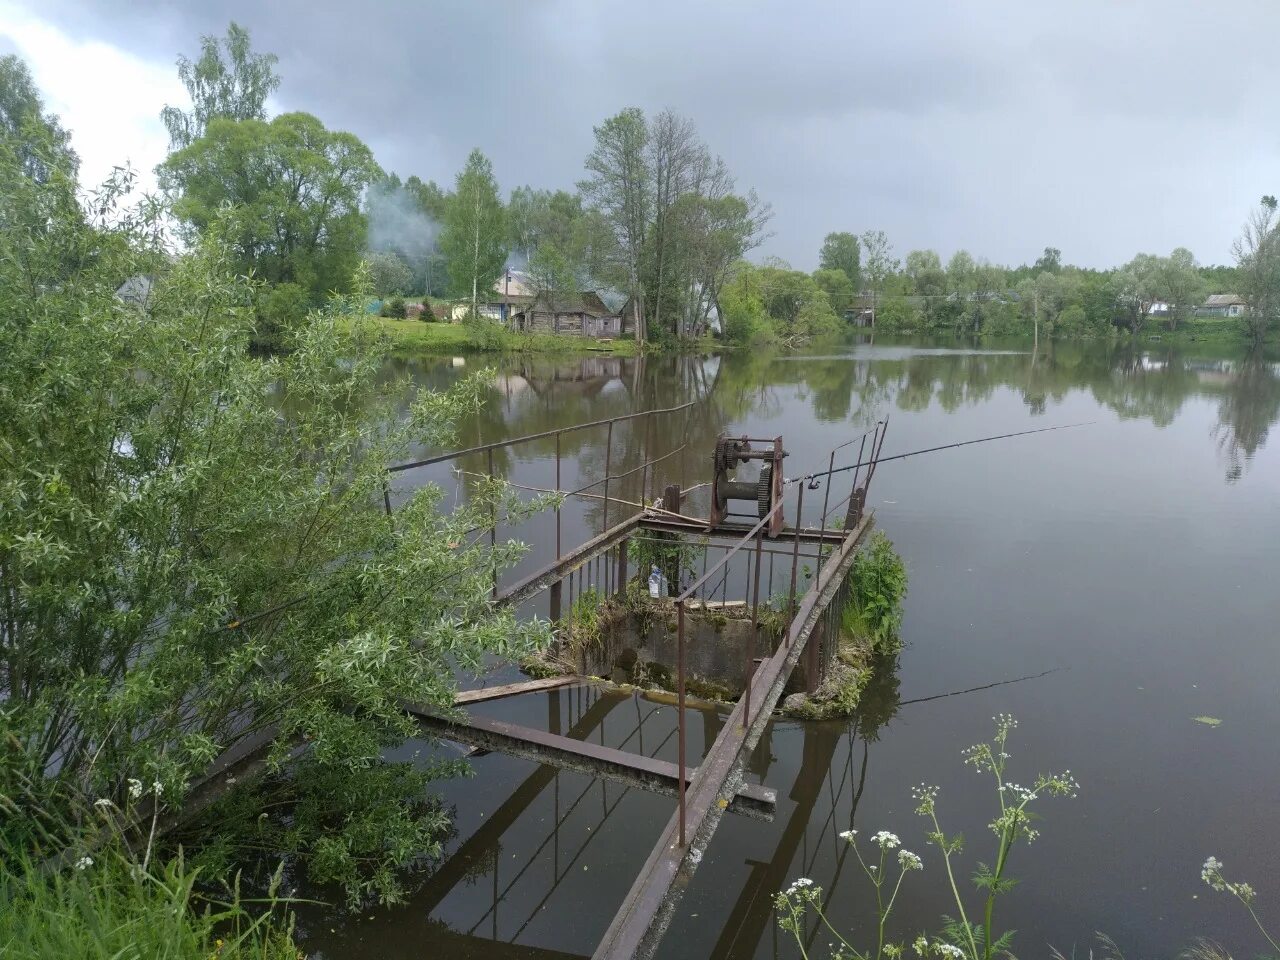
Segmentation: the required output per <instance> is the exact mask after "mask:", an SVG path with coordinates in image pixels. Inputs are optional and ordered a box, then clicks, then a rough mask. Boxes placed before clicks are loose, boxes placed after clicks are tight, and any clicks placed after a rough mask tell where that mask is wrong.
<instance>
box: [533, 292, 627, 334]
mask: <svg viewBox="0 0 1280 960" xmlns="http://www.w3.org/2000/svg"><path fill="white" fill-rule="evenodd" d="M512 326H513V327H514V328H515V329H516V330H519V331H520V332H521V333H566V334H571V335H576V336H580V337H595V338H600V337H616V336H619V335H620V333H621V318H620V317H619V316H618V315H617V314H616V313H614V312H613V311H612V310H610V309H609V308H608V307H607V306H605V303H604V301H603V300H601V299H600V297H599V295H598V294H597V293H596V292H595V291H594V290H586V291H584V292H582V293H574V294H553V293H541V294H539V295H538V296H537V297H535V298H534V299H533V302H532V303H529V304H528V305H526V306H524V307H521V308H519V309H517V310H516V311H515V312H514V313H513V324H512Z"/></svg>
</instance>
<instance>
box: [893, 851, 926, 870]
mask: <svg viewBox="0 0 1280 960" xmlns="http://www.w3.org/2000/svg"><path fill="white" fill-rule="evenodd" d="M898 865H899V866H900V867H902V869H903V870H922V869H923V868H924V861H922V860H921V859H920V857H919V856H917V855H916V854H914V853H912V852H911V851H910V850H899V851H898Z"/></svg>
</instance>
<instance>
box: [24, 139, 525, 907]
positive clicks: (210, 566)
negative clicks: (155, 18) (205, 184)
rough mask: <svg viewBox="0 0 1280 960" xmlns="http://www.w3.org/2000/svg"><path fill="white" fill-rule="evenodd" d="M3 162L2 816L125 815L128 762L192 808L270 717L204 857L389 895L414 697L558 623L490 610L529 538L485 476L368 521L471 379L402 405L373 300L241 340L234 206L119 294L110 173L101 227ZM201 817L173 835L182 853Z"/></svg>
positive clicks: (410, 789)
mask: <svg viewBox="0 0 1280 960" xmlns="http://www.w3.org/2000/svg"><path fill="white" fill-rule="evenodd" d="M218 122H223V123H225V122H227V121H217V122H215V126H216V123H218ZM232 126H238V125H235V124H233V125H232ZM20 169H21V160H20V159H19V158H18V157H17V155H16V153H15V152H14V151H13V150H12V149H9V148H7V147H6V146H5V145H3V144H0V222H4V223H6V224H9V225H11V229H5V230H2V231H0V356H3V358H4V382H3V389H0V453H2V454H3V459H4V460H5V461H6V462H13V463H19V464H23V465H24V466H23V468H22V469H16V470H10V469H5V470H0V503H2V504H4V509H3V510H0V609H2V610H3V611H4V614H3V617H0V703H2V704H3V709H2V710H0V744H3V750H4V753H3V762H2V763H0V795H3V796H4V797H5V798H6V800H5V803H6V804H8V805H9V806H8V807H7V808H6V810H7V811H11V810H12V803H14V802H16V803H17V804H18V812H17V814H16V816H15V815H10V813H9V812H7V813H6V816H5V817H3V818H0V832H4V833H5V834H6V835H7V834H8V833H9V831H17V830H23V829H28V828H32V827H33V826H34V825H35V824H39V825H40V826H41V827H42V828H44V829H47V830H57V829H58V821H59V819H60V818H64V817H66V816H67V815H68V814H69V813H71V812H72V811H74V810H76V809H80V810H83V809H86V808H91V807H92V805H93V804H94V801H95V799H96V800H98V801H111V802H113V803H114V804H116V805H118V806H120V807H122V808H123V807H125V806H126V805H127V804H128V802H129V796H130V784H129V778H136V779H137V780H138V781H140V784H139V788H142V785H143V784H145V785H146V787H145V789H147V791H148V792H149V793H152V794H154V796H155V798H156V799H157V800H159V801H162V803H163V804H165V805H167V804H170V803H177V802H180V801H181V798H182V794H183V791H184V790H185V789H186V786H187V785H188V784H189V783H191V782H192V781H193V779H194V778H195V777H197V776H198V775H200V774H201V773H202V772H203V771H204V770H205V769H206V768H207V767H208V765H209V763H210V761H211V760H212V759H213V757H214V756H215V755H217V754H218V753H219V752H220V751H223V750H225V749H228V748H233V747H236V746H238V745H241V744H244V743H245V742H246V741H247V740H248V739H250V738H253V737H255V736H257V735H258V734H259V733H265V732H267V731H275V732H276V739H275V741H274V743H275V746H274V748H273V750H272V753H271V757H270V766H269V770H270V771H273V772H271V773H269V774H268V775H267V778H266V780H264V781H258V783H259V784H261V787H260V788H259V787H257V786H254V785H252V784H245V783H242V784H239V785H237V786H236V787H235V791H234V792H233V794H232V796H231V797H229V798H228V800H227V803H228V804H229V806H225V807H223V808H221V809H220V810H219V811H217V814H218V815H217V816H216V817H215V818H214V820H215V821H216V822H217V823H218V824H219V827H218V829H219V831H220V837H219V839H220V840H222V841H225V845H222V844H219V845H215V848H214V850H213V851H212V852H213V853H217V852H218V850H219V849H220V850H222V852H223V853H226V852H227V851H228V850H231V851H235V850H236V849H237V847H236V843H237V839H240V840H246V841H247V842H248V843H249V844H250V845H253V844H259V845H262V847H264V848H266V849H271V850H272V851H273V852H274V851H281V852H286V853H301V854H304V855H308V857H307V860H306V863H307V869H308V871H309V872H310V874H311V877H312V879H313V880H315V881H317V882H321V883H324V882H339V883H344V884H346V886H347V888H348V891H349V893H350V895H351V897H352V900H353V901H355V902H358V901H360V900H362V899H364V898H365V897H367V896H372V895H380V896H382V897H384V898H390V897H393V896H394V895H395V893H396V882H395V874H394V870H395V868H397V867H400V866H404V865H405V864H407V863H409V862H410V861H412V860H414V859H415V858H417V857H421V856H431V855H434V854H437V853H438V852H439V850H440V840H441V836H442V831H443V829H444V827H445V822H446V817H445V815H444V814H443V812H442V811H441V810H440V809H439V807H438V806H437V805H434V804H432V803H431V802H430V801H429V799H427V798H426V797H425V795H424V793H423V790H424V787H425V781H426V780H427V779H428V777H429V776H430V773H429V772H428V771H426V770H425V769H423V770H417V771H416V770H414V769H413V768H412V767H411V766H410V765H408V764H398V763H391V762H387V761H386V760H385V759H384V757H385V753H384V751H385V749H386V748H388V747H389V746H392V745H395V744H398V743H401V742H402V741H403V740H404V738H405V737H407V736H417V735H419V733H418V728H417V725H416V724H415V723H413V722H412V721H411V720H410V719H409V718H408V717H407V716H406V715H405V713H404V711H403V709H402V705H403V703H404V702H414V703H424V704H434V705H436V706H438V707H439V708H441V709H443V710H448V709H450V708H451V705H452V703H453V689H454V686H455V681H454V676H455V670H457V669H458V668H459V667H461V668H462V669H468V668H474V669H479V668H480V666H481V663H482V661H483V659H484V656H485V655H486V654H489V653H498V654H502V653H510V654H516V655H519V654H520V653H522V652H526V651H529V650H531V649H532V648H533V646H534V645H535V644H537V643H541V642H543V641H544V640H545V639H546V635H545V629H544V628H543V627H541V626H538V625H537V624H533V623H519V622H517V621H516V620H515V618H514V616H513V615H512V614H511V613H509V612H504V611H501V610H498V609H496V608H495V607H494V606H493V605H492V604H491V602H490V590H491V585H492V583H493V579H492V578H493V577H494V575H495V573H494V571H495V568H496V567H498V566H502V565H505V564H507V563H508V562H510V561H512V560H513V559H514V558H515V557H516V555H517V554H518V552H519V551H518V548H515V547H513V546H507V545H500V546H498V547H497V549H496V550H491V549H490V548H489V547H488V545H487V542H482V543H480V544H473V543H472V542H471V541H470V540H469V538H468V535H467V534H468V532H469V530H470V529H471V528H472V527H479V526H484V525H487V524H488V523H489V517H490V511H491V510H493V511H496V512H497V514H498V515H499V516H500V515H501V514H502V513H504V512H505V511H507V510H516V511H519V510H520V509H521V508H520V507H519V506H518V504H517V502H516V501H514V500H513V499H511V498H509V497H507V496H506V495H505V493H504V492H503V491H502V490H501V489H500V488H499V487H498V485H496V484H494V483H485V484H481V485H480V486H478V487H474V488H472V489H471V491H469V494H468V498H467V502H465V503H463V504H460V505H457V506H454V507H451V511H452V512H450V513H447V514H446V513H443V512H441V511H440V509H439V507H440V500H441V496H442V494H441V492H440V491H439V490H438V489H437V488H435V487H433V486H431V485H429V484H428V485H424V486H421V487H418V488H416V489H415V490H412V491H407V496H408V500H407V501H406V502H404V503H403V504H402V505H401V506H400V508H399V509H398V510H397V512H396V514H395V517H394V522H393V521H392V520H390V519H388V517H387V516H386V515H385V513H384V507H383V485H384V482H385V479H386V466H387V464H388V463H393V462H396V461H397V460H401V459H407V457H408V455H409V454H410V453H411V451H412V450H414V449H417V448H416V447H415V444H418V443H421V444H425V445H427V446H431V447H436V446H440V445H442V444H447V443H450V442H452V440H451V436H450V422H451V421H452V420H453V419H455V418H456V417H457V416H458V415H459V414H460V413H461V411H462V410H463V409H464V407H468V406H471V405H473V404H474V403H475V402H476V400H477V398H478V396H479V394H478V392H477V391H478V389H479V385H478V384H469V385H466V386H464V387H463V388H462V390H463V392H462V393H455V394H444V393H436V392H434V391H428V392H424V393H423V394H420V395H419V397H418V400H417V401H416V402H415V403H414V405H413V406H412V408H411V409H410V410H409V411H407V416H406V417H403V418H402V417H397V416H394V415H392V414H391V413H390V411H394V410H395V409H396V408H395V405H394V403H395V399H396V393H395V392H394V391H392V390H388V389H387V387H386V385H384V381H383V378H382V376H381V373H382V370H383V366H382V365H383V363H384V360H385V357H384V354H383V353H382V349H383V348H382V347H381V346H380V345H379V338H378V337H377V335H376V332H375V331H374V330H373V329H372V328H371V326H370V325H369V324H368V323H367V322H366V321H365V319H364V318H365V312H364V296H363V293H361V295H359V296H356V297H353V298H351V299H350V300H347V301H341V302H338V303H335V304H332V305H331V306H330V307H328V308H326V309H324V310H322V311H320V312H318V313H317V314H316V315H315V317H314V322H313V323H311V324H309V325H308V327H307V328H306V329H305V330H304V331H302V332H301V333H300V335H299V337H298V339H297V343H296V345H295V346H296V349H295V350H294V351H293V352H291V353H289V354H285V355H277V356H273V357H269V358H266V359H263V358H260V357H255V356H251V355H250V354H249V352H248V350H247V349H246V347H247V346H248V343H249V340H250V337H251V336H252V334H253V330H254V318H253V315H252V312H251V311H250V310H248V309H247V305H248V304H250V303H252V302H253V300H254V299H255V296H256V291H255V289H254V287H255V286H256V283H257V282H256V281H254V280H252V279H251V278H249V277H247V276H245V274H244V271H243V270H242V269H241V267H240V257H241V250H240V247H239V237H240V236H241V233H242V229H243V228H242V225H241V224H240V223H239V219H238V217H237V216H236V211H234V210H230V209H229V210H227V211H226V212H225V213H224V215H223V216H221V217H219V218H218V219H217V220H215V221H214V222H212V223H210V224H209V225H208V227H207V229H205V230H204V231H202V233H201V234H200V235H199V236H197V237H195V238H193V246H192V247H191V248H190V249H189V251H188V252H186V253H183V254H181V255H179V253H178V252H177V251H174V250H166V251H164V252H165V253H166V254H167V255H168V257H170V258H171V259H172V262H171V265H170V267H169V269H168V270H167V271H165V272H164V273H163V274H162V275H159V276H157V278H156V284H155V288H154V290H153V293H152V295H151V297H150V299H149V302H148V305H147V308H146V310H141V309H139V308H138V307H136V306H135V305H132V304H129V303H125V302H123V301H121V300H120V299H119V298H117V297H116V296H115V294H114V290H115V287H116V285H117V284H118V282H119V278H120V277H122V276H131V275H134V274H135V273H137V272H139V271H140V270H141V269H144V268H146V266H147V265H148V264H149V263H150V262H151V258H152V256H153V254H154V245H155V243H156V237H157V236H162V235H163V234H162V231H159V230H158V229H157V227H158V224H157V222H156V221H155V220H154V219H153V218H152V216H150V215H143V214H140V213H139V212H137V211H132V210H130V209H128V208H125V207H119V206H116V205H115V202H116V201H117V200H118V198H119V194H118V187H119V183H118V182H117V183H115V184H110V185H108V188H107V190H105V191H104V192H103V194H100V195H99V197H100V201H99V202H100V204H101V207H100V208H101V209H103V210H104V212H105V213H106V214H107V215H106V216H104V217H102V218H98V219H95V221H94V222H93V223H92V224H91V225H90V226H85V225H84V224H82V222H81V220H80V218H78V217H66V216H62V215H60V213H59V215H57V216H54V217H52V218H50V216H49V214H50V211H53V212H60V211H65V210H69V209H71V208H73V207H74V206H75V203H76V196H75V184H74V182H72V181H70V180H69V179H67V178H62V177H57V178H52V179H51V180H50V181H48V182H47V183H40V182H38V181H36V180H34V179H32V178H28V177H24V176H21V175H20ZM144 212H145V211H144ZM37 227H39V228H41V229H35V228H37ZM67 256H70V257H73V258H74V259H75V262H76V269H75V270H73V271H71V272H70V273H67V274H65V275H64V274H62V272H61V262H62V259H63V258H64V257H67ZM355 286H356V288H357V290H358V291H363V283H362V282H359V281H358V282H357V283H356V284H355ZM51 344H56V349H51V348H50V345H51ZM459 544H461V546H459ZM300 744H305V745H306V747H307V749H306V750H305V751H304V752H303V753H301V754H300V755H298V756H296V757H295V756H294V753H295V749H296V748H297V746H298V745H300ZM152 783H157V784H159V785H160V786H159V787H156V788H154V789H153V788H152V787H151V786H150V785H151V784H152ZM245 790H248V791H249V793H248V794H246V793H244V791H245ZM259 790H261V792H259ZM268 797H269V800H268ZM245 811H252V812H249V813H247V815H246V816H245V818H244V820H243V821H241V822H245V823H250V824H253V826H251V827H249V828H247V831H246V834H237V833H235V830H234V823H235V822H236V820H237V816H238V815H239V814H241V813H244V812H245ZM259 813H262V817H259ZM162 815H163V813H162ZM63 822H64V823H65V822H66V821H65V820H63ZM206 829H207V828H202V827H201V826H200V825H199V824H195V825H192V826H189V827H187V828H185V837H184V840H183V842H184V845H185V846H186V848H187V850H188V851H189V852H190V853H191V854H192V855H197V854H198V851H199V849H200V848H201V847H202V846H205V847H207V846H208V844H207V843H206V842H205V841H208V840H209V839H210V837H209V834H208V833H207V832H204V831H205V830H206ZM49 839H50V840H51V842H52V844H53V845H52V848H51V849H52V850H57V849H58V848H59V847H60V846H61V844H60V842H59V840H58V836H57V835H56V834H55V835H54V836H53V837H51V838H49ZM241 849H243V848H241Z"/></svg>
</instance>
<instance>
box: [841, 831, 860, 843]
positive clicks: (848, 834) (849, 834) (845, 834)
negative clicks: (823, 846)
mask: <svg viewBox="0 0 1280 960" xmlns="http://www.w3.org/2000/svg"><path fill="white" fill-rule="evenodd" d="M857 835H858V831H857V830H841V831H840V833H839V834H838V836H839V837H840V839H841V840H843V841H844V842H845V843H853V838H854V837H856V836H857Z"/></svg>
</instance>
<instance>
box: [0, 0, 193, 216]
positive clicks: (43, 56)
mask: <svg viewBox="0 0 1280 960" xmlns="http://www.w3.org/2000/svg"><path fill="white" fill-rule="evenodd" d="M0 37H4V38H6V39H7V40H8V41H9V43H11V44H12V45H13V46H14V47H16V48H17V52H18V54H19V55H20V56H21V57H22V58H23V60H25V61H26V63H27V66H28V67H29V68H30V70H31V75H32V77H33V78H34V79H35V82H36V86H37V87H39V89H40V92H41V95H42V96H43V98H44V101H45V109H46V110H48V111H50V112H52V113H56V114H57V115H58V116H59V118H61V121H62V125H63V127H65V128H66V129H68V130H70V131H71V144H72V146H73V147H74V148H75V151H76V153H78V154H79V155H80V182H81V183H82V184H83V185H84V186H86V187H92V186H93V185H95V184H98V183H101V182H102V181H103V180H104V179H106V177H107V176H108V175H109V174H110V173H111V169H112V168H113V167H117V166H126V165H127V166H131V167H133V168H134V169H135V170H136V171H137V172H138V186H139V188H140V189H142V190H144V191H149V190H153V189H154V188H155V175H154V173H153V172H152V171H153V169H154V168H155V165H156V164H157V163H159V162H160V161H162V160H163V159H164V158H165V155H166V153H167V152H168V146H169V135H168V133H167V132H166V131H165V129H164V124H162V123H161V122H160V110H161V108H162V107H163V106H164V105H165V104H166V103H185V102H186V99H187V97H186V91H185V90H184V89H183V87H182V84H181V83H180V82H179V80H178V75H177V71H176V70H175V69H174V68H173V67H172V66H167V67H166V66H164V65H162V64H156V63H151V62H147V61H145V60H141V59H139V58H137V57H135V56H133V55H131V54H129V53H126V52H125V51H123V50H121V49H119V48H118V47H114V46H111V45H110V44H106V43H100V42H97V41H82V40H76V39H73V38H72V37H70V36H68V35H67V34H66V33H64V32H63V31H62V30H60V29H58V28H57V27H55V26H52V25H51V24H49V23H48V22H46V21H44V20H42V19H40V18H39V17H38V16H36V15H34V14H32V13H30V12H28V11H24V10H21V9H19V8H18V7H17V6H15V5H14V4H12V3H10V2H7V0H0Z"/></svg>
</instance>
